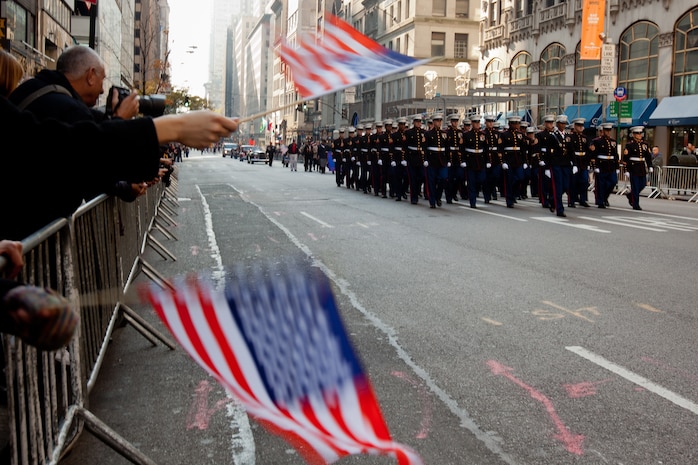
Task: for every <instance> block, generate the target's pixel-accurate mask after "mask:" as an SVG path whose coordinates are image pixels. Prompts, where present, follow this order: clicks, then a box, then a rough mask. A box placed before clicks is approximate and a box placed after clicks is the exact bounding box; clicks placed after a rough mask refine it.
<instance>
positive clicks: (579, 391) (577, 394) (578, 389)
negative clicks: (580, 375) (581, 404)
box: [564, 378, 612, 399]
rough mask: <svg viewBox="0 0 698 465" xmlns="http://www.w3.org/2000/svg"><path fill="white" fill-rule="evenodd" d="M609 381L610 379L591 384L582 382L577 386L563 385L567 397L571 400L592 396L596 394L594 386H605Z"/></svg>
mask: <svg viewBox="0 0 698 465" xmlns="http://www.w3.org/2000/svg"><path fill="white" fill-rule="evenodd" d="M611 380H612V379H611V378H609V379H604V380H602V381H596V382H593V383H592V382H589V381H584V382H582V383H577V384H565V385H564V386H565V390H566V391H567V395H568V396H570V397H571V398H572V399H579V398H582V397H589V396H593V395H594V394H596V386H600V385H602V384H606V383H608V382H609V381H611Z"/></svg>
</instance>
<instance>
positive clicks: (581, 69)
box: [574, 42, 603, 105]
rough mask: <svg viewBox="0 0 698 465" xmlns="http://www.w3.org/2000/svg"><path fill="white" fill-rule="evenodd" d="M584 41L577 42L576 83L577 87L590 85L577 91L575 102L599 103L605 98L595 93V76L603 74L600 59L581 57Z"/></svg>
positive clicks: (582, 103)
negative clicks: (583, 89) (586, 88)
mask: <svg viewBox="0 0 698 465" xmlns="http://www.w3.org/2000/svg"><path fill="white" fill-rule="evenodd" d="M581 50H582V43H581V42H579V43H578V44H577V51H576V53H575V55H576V58H575V60H574V85H575V86H577V87H582V86H584V87H589V90H585V91H581V92H575V93H574V103H577V104H581V105H584V104H586V103H598V102H601V101H602V100H603V95H597V94H594V91H593V89H592V88H593V86H594V76H595V75H600V74H601V61H600V60H582V59H581V58H580V56H581Z"/></svg>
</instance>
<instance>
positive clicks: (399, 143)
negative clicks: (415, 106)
mask: <svg viewBox="0 0 698 465" xmlns="http://www.w3.org/2000/svg"><path fill="white" fill-rule="evenodd" d="M392 138H393V147H392V155H393V158H392V161H394V162H395V164H397V165H399V164H400V162H402V161H403V160H406V158H405V157H406V153H405V149H406V148H407V147H406V146H405V142H406V141H407V139H406V138H405V132H404V131H400V130H399V129H398V130H397V131H395V132H394V133H393V134H392Z"/></svg>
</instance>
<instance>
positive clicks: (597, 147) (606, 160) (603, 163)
mask: <svg viewBox="0 0 698 465" xmlns="http://www.w3.org/2000/svg"><path fill="white" fill-rule="evenodd" d="M617 148H618V145H617V144H616V141H615V140H613V139H611V138H610V137H606V136H601V137H597V138H596V139H594V140H593V141H591V145H589V150H590V151H591V164H592V166H593V167H594V168H595V169H598V170H599V171H600V172H602V173H610V172H612V171H616V170H617V169H618V155H617V153H618V150H617Z"/></svg>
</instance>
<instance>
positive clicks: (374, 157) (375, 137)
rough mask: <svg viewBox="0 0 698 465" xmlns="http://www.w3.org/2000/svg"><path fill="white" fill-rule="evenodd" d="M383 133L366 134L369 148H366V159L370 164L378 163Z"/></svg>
mask: <svg viewBox="0 0 698 465" xmlns="http://www.w3.org/2000/svg"><path fill="white" fill-rule="evenodd" d="M382 136H383V133H380V134H379V133H375V134H371V135H370V136H368V140H369V144H368V146H369V148H368V161H369V162H370V163H371V166H376V165H377V164H378V159H379V157H380V151H381V137H382Z"/></svg>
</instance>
